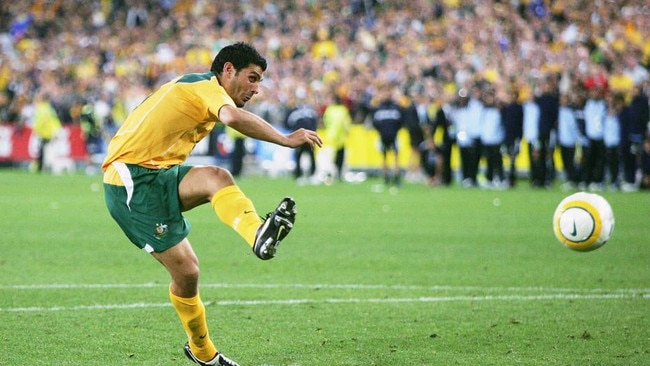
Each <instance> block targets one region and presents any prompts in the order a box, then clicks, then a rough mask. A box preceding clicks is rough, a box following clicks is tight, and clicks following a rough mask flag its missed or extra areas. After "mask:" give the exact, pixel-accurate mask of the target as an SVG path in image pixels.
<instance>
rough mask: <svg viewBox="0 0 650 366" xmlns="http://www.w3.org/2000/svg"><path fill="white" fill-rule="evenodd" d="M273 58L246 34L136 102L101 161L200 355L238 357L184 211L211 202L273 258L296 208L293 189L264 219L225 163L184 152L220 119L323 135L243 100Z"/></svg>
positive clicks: (249, 131) (118, 215)
mask: <svg viewBox="0 0 650 366" xmlns="http://www.w3.org/2000/svg"><path fill="white" fill-rule="evenodd" d="M266 67H267V62H266V59H265V58H263V57H262V56H261V55H260V54H259V53H258V52H257V50H255V48H253V47H252V46H251V45H249V44H247V43H243V42H239V43H235V44H231V45H228V46H226V47H224V48H223V49H221V51H219V53H218V54H217V55H216V57H215V58H214V60H213V62H212V66H211V68H210V71H209V72H206V73H193V74H186V75H182V76H179V77H177V78H175V79H174V80H171V81H170V82H168V83H166V84H164V85H162V86H161V87H160V88H159V89H158V90H157V91H154V92H153V93H152V94H150V95H149V97H147V98H146V99H145V100H144V101H143V102H142V103H141V104H140V105H139V106H138V107H136V108H135V110H133V111H132V112H131V114H130V115H129V116H128V117H127V119H126V120H125V121H124V123H123V124H122V126H121V127H120V129H119V130H118V131H117V133H116V134H115V136H114V137H113V138H112V139H111V141H110V143H109V146H108V153H107V156H106V159H105V160H104V164H103V166H102V169H103V170H104V178H103V182H104V192H105V200H106V205H107V206H108V210H109V212H110V214H111V216H112V217H113V219H115V221H116V222H117V223H118V224H119V226H120V227H121V229H122V230H123V231H124V233H125V234H126V236H127V237H128V238H129V240H130V241H131V242H133V244H135V245H136V246H137V247H139V248H141V249H144V250H145V251H146V252H148V253H150V254H151V255H152V256H153V257H154V258H155V259H157V260H158V261H159V262H160V263H161V264H162V265H163V266H164V267H165V268H166V269H167V271H168V272H169V274H170V275H171V284H170V286H169V297H170V300H171V303H172V305H173V306H174V308H175V309H176V312H177V314H178V316H179V318H180V320H181V323H182V326H183V328H184V330H185V332H186V333H187V337H188V342H187V343H186V344H185V347H184V349H183V350H184V353H185V355H186V356H187V357H188V358H189V359H190V360H191V361H193V362H195V363H197V364H199V365H221V366H224V365H227V366H237V365H238V364H237V363H236V362H234V361H232V360H230V359H229V358H227V357H226V356H224V355H223V354H222V353H221V352H219V351H218V350H217V348H216V347H215V345H214V343H213V341H212V339H211V338H210V333H209V332H208V323H207V321H206V309H205V306H204V304H203V302H202V301H201V298H200V295H199V262H198V259H197V256H196V254H195V253H194V250H193V249H192V246H191V245H190V242H189V240H188V238H187V236H188V234H189V231H190V224H189V222H188V221H187V219H186V218H185V217H184V216H183V212H184V211H188V210H190V209H192V208H195V207H197V206H199V205H202V204H206V203H210V205H211V206H212V208H213V210H214V212H215V214H216V215H217V217H218V218H219V219H220V220H221V221H222V222H223V223H225V224H226V225H228V226H230V227H231V228H232V229H234V230H235V231H236V232H237V233H238V234H239V235H240V236H241V237H242V238H243V239H244V240H245V241H246V243H248V245H249V246H251V248H252V250H253V252H254V253H255V255H257V256H258V257H259V258H260V259H262V260H268V259H271V258H273V257H274V256H275V253H276V249H277V246H278V245H279V244H280V242H281V241H282V239H284V238H285V237H286V235H287V234H288V233H289V231H290V230H291V229H292V228H293V224H294V220H295V215H296V212H297V211H296V208H295V202H294V200H293V199H291V198H290V197H285V198H284V199H283V200H282V201H281V202H280V204H279V205H278V207H277V208H276V209H275V210H274V211H272V212H270V213H269V214H268V215H267V216H266V218H265V219H260V217H259V216H258V215H257V211H256V209H255V207H254V206H253V203H252V202H251V200H250V199H248V198H247V197H246V196H245V195H244V193H243V192H242V191H241V190H240V189H239V187H238V186H237V185H236V184H235V181H234V179H233V177H232V175H231V174H230V173H229V172H228V171H227V170H226V169H224V168H221V167H216V166H189V165H184V162H185V160H186V159H187V157H188V155H189V154H190V152H191V151H192V149H193V148H194V147H195V145H196V144H197V143H198V142H199V141H200V140H201V139H203V138H204V137H205V136H207V135H208V134H209V133H210V131H212V129H213V128H214V127H215V125H216V124H217V123H222V124H224V125H226V126H228V127H231V128H233V129H235V130H237V131H239V132H241V133H243V134H245V135H247V136H249V137H251V138H255V139H259V140H263V141H267V142H271V143H275V144H278V145H281V146H286V147H298V146H302V145H304V144H307V145H309V146H311V147H315V146H321V145H322V142H321V139H320V137H319V136H318V135H317V134H316V132H314V131H311V130H306V129H299V130H296V131H294V132H291V133H289V134H286V135H285V134H282V133H280V132H279V131H278V130H276V129H275V128H274V127H273V126H272V125H271V124H269V123H268V122H267V121H265V120H264V119H262V118H261V117H259V116H257V115H255V114H253V113H251V112H248V111H246V110H244V109H242V107H244V105H245V104H246V102H248V101H249V100H250V99H251V98H253V97H254V96H255V95H256V94H257V93H258V92H259V87H260V82H261V80H262V74H263V73H264V71H266Z"/></svg>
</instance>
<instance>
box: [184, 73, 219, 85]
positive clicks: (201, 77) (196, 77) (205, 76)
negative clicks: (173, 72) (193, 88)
mask: <svg viewBox="0 0 650 366" xmlns="http://www.w3.org/2000/svg"><path fill="white" fill-rule="evenodd" d="M213 77H214V74H213V73H212V71H210V72H203V73H193V74H185V75H183V76H181V77H180V78H178V80H176V82H177V83H188V84H191V83H198V82H199V81H208V80H210V79H212V78H213Z"/></svg>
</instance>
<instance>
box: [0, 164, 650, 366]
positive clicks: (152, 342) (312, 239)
mask: <svg viewBox="0 0 650 366" xmlns="http://www.w3.org/2000/svg"><path fill="white" fill-rule="evenodd" d="M378 183H379V181H373V180H369V181H367V182H364V183H360V184H334V185H332V186H298V185H296V184H295V183H294V182H293V181H292V180H290V179H289V178H277V179H270V178H260V177H244V178H242V179H240V180H239V184H240V186H241V187H242V189H243V190H244V192H246V194H247V195H248V196H249V197H250V198H251V199H252V200H253V202H255V205H256V207H257V209H258V210H259V211H260V213H265V212H266V211H268V210H270V209H272V208H274V207H275V205H276V204H277V202H279V200H280V199H281V198H282V197H283V196H284V195H291V196H293V197H294V198H295V199H296V201H297V204H298V210H299V212H298V217H297V220H296V226H295V228H294V231H293V232H292V233H291V235H290V236H289V237H287V239H286V240H285V241H284V242H283V243H282V245H281V246H280V248H279V250H278V256H277V257H276V258H275V259H273V260H271V261H260V260H258V259H256V257H255V256H254V255H253V253H252V252H251V251H250V249H249V247H248V246H247V245H246V244H245V243H244V242H243V241H242V240H240V239H239V238H238V237H237V236H236V234H235V233H234V232H233V231H232V230H230V229H229V228H228V227H226V226H225V225H224V224H222V223H221V222H219V221H218V219H217V218H216V216H215V215H214V213H213V212H212V211H211V210H210V207H209V206H207V205H206V206H203V207H199V208H197V209H195V210H193V211H191V212H188V213H187V217H188V218H189V219H190V221H191V223H192V227H193V229H192V232H191V234H190V241H191V242H192V244H193V247H194V249H195V251H196V252H197V254H198V256H199V259H200V261H201V269H202V272H201V284H202V287H201V295H202V297H203V299H204V301H205V302H206V304H207V309H208V322H209V325H210V329H211V334H212V336H213V338H214V340H215V342H216V344H217V346H218V347H219V348H220V350H222V351H223V352H224V353H225V354H226V355H228V356H230V357H231V358H233V359H234V360H236V361H238V362H240V363H241V364H242V365H243V366H261V365H266V366H280V365H285V366H288V365H293V366H319V365H327V366H333V365H359V366H362V365H363V366H368V365H648V364H649V363H650V361H649V360H650V225H649V219H650V194H648V192H638V193H620V192H603V193H602V195H603V196H604V197H605V198H607V199H608V201H609V202H610V204H611V206H612V207H613V210H614V214H615V217H616V226H615V229H614V235H613V237H612V239H611V240H610V241H609V242H608V243H607V244H606V245H605V246H603V247H602V248H600V249H598V250H596V251H594V252H589V253H578V252H574V251H571V250H569V249H566V248H564V247H563V246H562V245H561V244H559V242H558V241H557V240H556V239H555V237H554V235H553V232H552V228H551V220H552V216H553V211H554V209H555V207H556V205H557V204H558V203H559V202H560V201H561V199H562V198H563V197H564V196H566V195H567V194H568V193H565V192H562V191H561V190H560V189H559V188H555V189H550V190H532V189H530V188H528V186H527V184H525V182H522V184H520V185H519V186H518V187H517V188H516V189H514V190H509V191H488V190H480V189H462V188H460V187H451V188H434V189H430V188H427V187H424V186H420V185H412V184H406V185H404V186H403V187H401V188H400V189H399V190H398V191H397V192H389V191H387V190H384V191H382V190H377V189H375V188H376V186H375V185H377V184H378ZM0 184H1V186H2V193H1V194H0V349H1V350H2V351H1V352H0V365H2V366H5V365H6V366H14V365H190V363H189V361H187V360H185V358H184V356H183V354H182V346H183V344H184V343H185V341H186V339H185V335H184V333H183V331H182V328H181V326H180V323H179V321H178V319H177V318H176V314H175V313H174V310H173V308H172V307H171V306H170V305H169V300H168V297H167V286H168V281H169V276H168V274H167V273H166V271H165V270H164V269H163V268H162V266H160V265H159V264H158V263H157V262H156V261H155V260H153V259H152V258H151V257H150V256H149V255H147V254H146V253H144V252H142V251H138V250H137V249H136V248H135V247H134V246H132V244H130V243H129V242H128V240H127V239H126V237H125V236H124V235H123V234H122V233H121V231H120V230H119V228H118V227H117V225H116V224H115V223H114V222H113V221H112V220H111V219H110V217H109V215H108V213H107V211H106V209H105V206H104V202H103V190H102V186H101V177H99V176H85V175H63V176H50V175H33V174H28V173H23V172H15V171H11V170H4V171H0Z"/></svg>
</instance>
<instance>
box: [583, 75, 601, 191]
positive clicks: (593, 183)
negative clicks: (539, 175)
mask: <svg viewBox="0 0 650 366" xmlns="http://www.w3.org/2000/svg"><path fill="white" fill-rule="evenodd" d="M604 95H605V90H604V89H602V88H600V87H594V88H592V89H590V90H589V98H588V99H587V102H586V103H585V107H584V116H585V135H586V137H587V139H588V141H589V145H588V146H586V147H585V148H584V170H583V172H582V174H583V177H582V183H581V184H584V186H585V187H586V188H588V189H589V190H592V191H600V190H602V189H603V179H604V174H605V142H604V141H603V137H604V133H605V130H604V128H603V126H604V122H605V117H606V115H607V103H605V99H604Z"/></svg>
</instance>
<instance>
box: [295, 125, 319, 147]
mask: <svg viewBox="0 0 650 366" xmlns="http://www.w3.org/2000/svg"><path fill="white" fill-rule="evenodd" d="M304 144H307V145H309V146H310V147H311V148H312V150H313V149H314V148H315V147H316V146H318V147H323V140H321V138H320V136H318V134H317V133H316V131H312V130H308V129H305V128H300V129H298V130H295V131H294V132H292V133H290V134H288V135H287V146H288V147H298V146H302V145H304Z"/></svg>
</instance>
